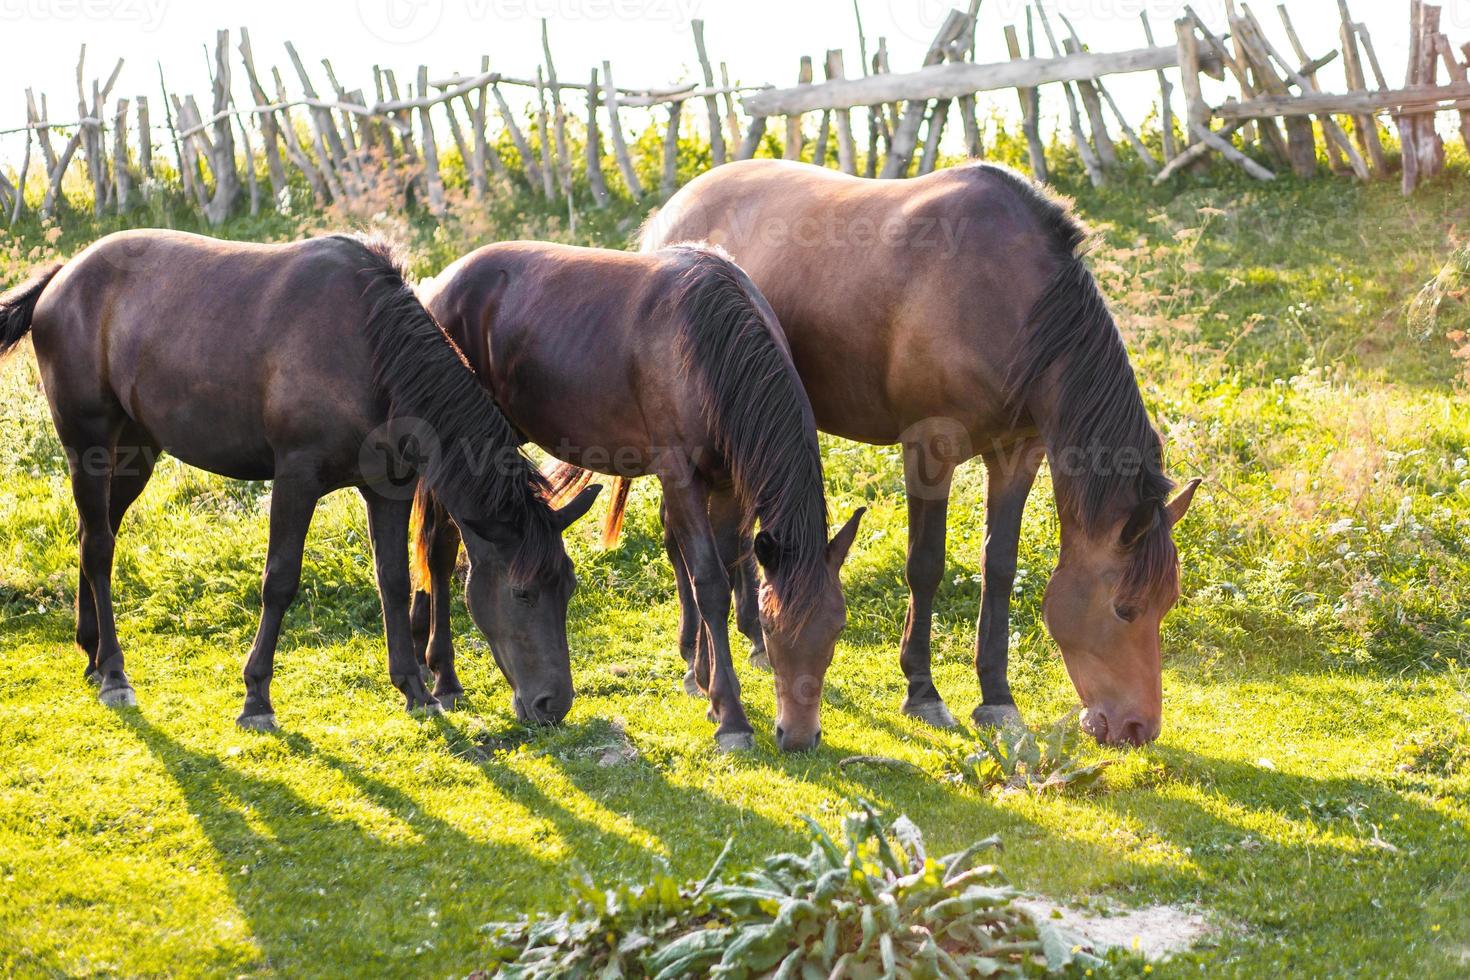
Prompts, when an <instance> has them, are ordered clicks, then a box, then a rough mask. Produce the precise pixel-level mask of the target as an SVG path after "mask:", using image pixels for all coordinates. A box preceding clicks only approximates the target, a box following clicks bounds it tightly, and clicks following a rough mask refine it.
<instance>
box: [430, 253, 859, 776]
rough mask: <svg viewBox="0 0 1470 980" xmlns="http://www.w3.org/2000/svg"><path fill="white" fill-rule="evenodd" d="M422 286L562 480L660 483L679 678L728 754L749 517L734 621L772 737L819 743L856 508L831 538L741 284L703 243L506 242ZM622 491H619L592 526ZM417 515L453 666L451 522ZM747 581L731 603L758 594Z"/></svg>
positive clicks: (783, 376) (787, 397) (807, 412)
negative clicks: (767, 690)
mask: <svg viewBox="0 0 1470 980" xmlns="http://www.w3.org/2000/svg"><path fill="white" fill-rule="evenodd" d="M423 297H424V302H425V304H426V305H427V306H428V307H429V309H430V311H431V312H432V313H433V314H434V316H435V318H436V319H437V320H438V321H439V322H440V323H441V324H443V326H444V329H445V330H447V331H448V332H449V335H450V336H451V337H452V338H453V339H454V340H455V342H456V343H458V344H459V345H460V347H461V348H462V349H463V350H464V351H465V353H466V354H467V355H468V357H469V359H470V363H471V364H473V365H474V367H475V370H476V371H477V372H478V373H479V375H480V378H481V380H482V381H483V382H484V383H485V384H486V385H487V386H488V387H489V388H490V390H491V391H493V392H494V394H495V399H496V402H497V403H498V404H499V405H500V407H501V409H502V410H503V411H504V412H505V414H506V416H507V417H508V418H509V419H510V420H511V422H512V423H513V424H514V425H515V426H516V427H517V428H518V429H519V430H520V431H521V432H522V433H524V434H525V437H526V438H527V439H529V440H530V441H532V442H535V443H537V444H538V445H540V446H541V447H542V448H543V449H545V450H546V451H547V452H549V453H551V454H552V455H553V456H555V457H557V458H558V459H560V460H563V461H564V462H566V463H567V464H571V465H570V466H569V467H566V468H563V469H562V471H561V473H562V477H563V482H564V483H566V484H569V485H570V486H571V487H575V486H577V485H579V484H580V483H581V482H584V481H585V480H586V478H587V476H588V474H587V472H586V471H588V470H595V471H598V472H603V473H611V474H615V475H617V476H618V477H620V478H622V479H623V480H624V481H626V480H627V479H630V478H633V477H637V476H655V477H657V478H658V479H659V481H660V482H661V483H662V486H663V491H664V527H665V544H666V546H667V548H668V551H669V557H670V559H671V560H672V561H673V563H674V566H675V569H676V570H677V571H679V572H680V573H681V574H680V576H679V577H680V582H681V586H680V587H681V590H684V591H682V592H681V594H682V595H683V597H684V599H685V602H684V605H683V609H684V618H683V620H682V622H681V628H680V633H681V646H682V647H683V653H684V655H685V658H686V660H687V661H688V664H689V669H690V675H689V677H688V678H687V680H688V681H690V682H692V683H693V684H694V685H695V686H696V688H697V690H702V691H707V692H708V694H709V697H710V704H711V717H712V720H715V721H717V722H718V723H719V728H718V730H717V731H716V734H715V737H716V740H717V741H718V743H719V745H720V746H721V747H722V748H724V749H738V748H747V747H749V746H751V745H752V744H753V741H752V734H751V727H750V722H749V721H747V720H746V716H745V710H744V708H743V707H742V705H741V702H740V685H739V681H738V680H737V679H736V676H735V670H734V666H733V664H732V662H731V657H730V645H729V638H728V620H729V611H730V594H731V578H730V575H731V573H732V572H733V571H735V570H736V569H737V568H738V567H739V562H740V557H741V555H740V552H739V545H740V541H741V539H742V537H743V536H744V535H746V534H748V533H749V532H750V531H751V530H752V525H753V523H754V522H755V520H756V519H759V521H760V524H761V531H760V534H759V535H758V536H757V537H756V538H755V550H756V554H757V555H758V556H760V559H761V562H762V565H763V567H764V570H765V573H766V583H765V586H764V588H763V590H762V594H761V596H760V628H759V630H757V628H756V627H755V625H754V624H751V625H750V626H748V627H747V628H748V629H750V630H751V632H752V633H756V634H757V635H759V634H760V633H763V634H764V639H765V650H766V653H767V655H768V656H769V658H770V664H771V667H772V669H773V670H774V672H775V675H776V692H777V703H778V716H777V720H776V738H777V741H778V743H779V744H780V745H781V747H782V748H785V749H804V748H809V747H811V746H813V745H815V744H816V742H817V740H818V738H819V737H820V719H819V711H818V708H819V703H820V695H821V687H822V678H823V676H824V675H825V673H826V671H827V667H828V665H829V664H830V663H831V660H832V654H833V650H834V647H835V645H836V642H837V635H838V633H839V632H841V630H842V628H843V626H844V624H845V623H846V608H845V606H844V604H843V601H842V589H841V585H840V583H839V581H838V570H839V568H840V567H841V565H842V562H843V560H844V559H845V558H846V557H847V552H848V549H849V548H850V547H851V546H852V541H853V538H854V536H855V535H856V533H857V524H858V520H859V518H860V517H861V511H860V512H859V513H857V514H854V515H853V517H852V519H851V520H850V521H848V523H847V525H846V526H845V527H844V528H843V529H842V530H841V531H840V532H838V534H837V535H836V536H835V537H834V538H833V539H832V540H831V542H828V540H827V505H826V498H825V496H824V494H823V489H822V461H821V455H820V453H819V451H818V448H817V432H816V427H815V424H814V422H813V420H812V413H811V406H810V405H809V404H808V403H807V399H806V395H805V394H804V393H803V391H802V387H801V382H800V380H799V379H798V378H797V375H796V370H795V368H793V366H792V364H791V356H790V353H789V351H788V349H787V347H786V342H785V340H784V339H783V337H782V335H781V329H780V326H779V325H778V324H777V322H776V319H775V317H774V316H773V315H772V314H771V311H770V307H769V306H767V305H766V303H765V301H764V300H763V299H761V297H760V294H759V292H757V291H756V289H755V287H754V286H753V285H751V283H750V280H749V279H747V278H746V277H745V275H744V274H743V273H741V272H740V270H739V269H738V268H736V266H735V265H734V263H732V262H730V261H729V259H728V258H726V257H724V256H722V255H720V254H718V253H717V252H715V251H713V250H711V249H705V248H673V249H666V250H664V251H661V252H657V253H654V254H650V255H636V254H629V253H627V252H615V251H607V250H602V249H586V248H572V247H568V246H561V245H545V244H533V243H520V242H517V243H507V244H500V245H490V246H487V247H485V248H482V249H480V250H478V251H476V252H473V253H471V254H470V255H468V256H466V257H465V258H462V259H460V260H459V261H458V262H456V263H454V264H453V265H451V266H450V267H449V268H448V269H446V270H445V271H444V272H443V273H442V274H441V275H440V276H438V277H437V278H436V279H435V280H434V281H433V282H431V283H426V284H424V286H423ZM579 468H580V469H579ZM626 500H627V494H626V483H624V485H623V493H621V494H619V495H618V496H617V497H616V498H615V500H614V505H613V509H612V513H611V514H610V517H609V533H608V535H607V536H608V537H615V536H616V533H617V532H616V529H617V527H618V525H619V524H620V523H621V519H622V508H623V506H624V504H625V503H626ZM420 513H422V514H424V515H426V516H427V517H428V518H429V520H428V524H429V526H428V527H427V528H423V525H422V524H421V525H420V528H421V531H420V533H419V534H418V539H419V541H420V548H421V551H420V553H421V554H424V555H425V556H426V558H427V562H428V564H429V565H430V566H431V567H430V568H429V569H428V574H429V578H430V581H431V583H432V600H431V602H430V607H431V610H432V621H433V622H432V632H431V635H430V637H429V640H428V648H427V656H426V660H427V662H428V664H429V666H430V668H431V669H433V670H434V672H435V673H436V674H440V673H442V672H443V671H444V670H446V669H450V670H452V661H453V649H452V646H451V642H450V633H449V609H448V605H449V604H448V586H447V583H448V581H449V579H450V575H451V573H452V572H453V568H454V561H455V555H456V553H457V544H456V543H455V542H454V540H453V528H452V527H451V526H450V525H449V523H448V522H447V521H442V520H438V519H437V517H436V516H435V515H434V513H433V510H432V509H431V508H429V507H427V506H425V507H423V508H421V510H420ZM753 591H754V590H753V589H749V588H747V589H745V590H743V592H742V595H745V596H748V597H750V598H751V599H752V600H754V599H755V597H754V595H753V594H752V593H753ZM754 605H755V603H754V601H752V602H751V606H752V607H753V606H754ZM415 618H416V619H418V618H419V617H418V616H416V617H415ZM752 618H754V617H752ZM696 640H697V642H696Z"/></svg>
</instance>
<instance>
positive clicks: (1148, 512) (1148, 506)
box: [1118, 500, 1161, 551]
mask: <svg viewBox="0 0 1470 980" xmlns="http://www.w3.org/2000/svg"><path fill="white" fill-rule="evenodd" d="M1160 512H1161V508H1160V507H1159V502H1158V501H1157V500H1144V501H1141V502H1140V503H1139V505H1138V506H1137V507H1135V508H1133V513H1132V514H1130V515H1129V516H1128V520H1127V521H1125V522H1124V523H1123V533H1122V534H1120V535H1119V536H1118V543H1119V544H1121V545H1122V546H1123V550H1124V551H1132V550H1133V548H1134V547H1135V546H1136V545H1137V544H1138V542H1140V541H1142V540H1143V538H1144V536H1145V535H1147V534H1148V533H1149V532H1150V531H1152V530H1153V529H1154V528H1155V527H1157V526H1158V523H1159V515H1160Z"/></svg>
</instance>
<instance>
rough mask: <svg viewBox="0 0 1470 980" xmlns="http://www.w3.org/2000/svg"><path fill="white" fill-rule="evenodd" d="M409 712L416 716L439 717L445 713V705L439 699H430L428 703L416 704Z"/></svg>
mask: <svg viewBox="0 0 1470 980" xmlns="http://www.w3.org/2000/svg"><path fill="white" fill-rule="evenodd" d="M408 713H409V714H411V715H413V716H414V717H415V718H437V717H438V716H439V715H442V714H444V705H443V704H441V703H440V702H438V701H430V702H428V703H427V704H416V705H414V706H413V707H411V708H409V709H408Z"/></svg>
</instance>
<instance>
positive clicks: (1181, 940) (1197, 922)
mask: <svg viewBox="0 0 1470 980" xmlns="http://www.w3.org/2000/svg"><path fill="white" fill-rule="evenodd" d="M1018 904H1020V905H1022V906H1024V907H1025V908H1026V909H1028V910H1029V911H1030V912H1031V913H1032V914H1033V915H1035V916H1036V917H1037V918H1048V919H1056V920H1058V921H1060V922H1061V923H1062V925H1063V926H1065V927H1066V928H1067V929H1068V930H1069V931H1071V932H1074V933H1076V934H1078V935H1080V936H1084V937H1086V938H1087V940H1088V941H1089V942H1091V943H1092V945H1093V949H1094V951H1097V952H1101V951H1102V950H1104V949H1108V948H1111V947H1118V948H1121V949H1130V950H1137V951H1138V952H1140V953H1142V954H1143V955H1144V956H1146V957H1148V958H1149V959H1151V960H1159V959H1165V958H1167V957H1169V956H1172V955H1173V954H1175V953H1182V952H1184V951H1186V950H1189V949H1193V948H1194V947H1196V946H1199V945H1201V944H1202V943H1205V942H1206V941H1207V940H1208V939H1210V938H1211V937H1212V936H1213V935H1214V933H1215V929H1214V928H1213V927H1212V926H1211V925H1210V924H1209V923H1208V922H1206V921H1205V917H1204V916H1203V915H1201V914H1200V913H1199V912H1196V911H1191V910H1190V909H1187V908H1183V907H1181V906H1177V905H1150V906H1149V907H1148V908H1142V909H1130V910H1128V911H1126V912H1120V913H1119V914H1117V915H1094V914H1092V913H1090V912H1082V911H1079V910H1077V909H1069V908H1066V907H1064V906H1061V905H1054V904H1052V903H1050V902H1047V901H1043V900H1041V899H1026V900H1025V901H1022V902H1019V903H1018Z"/></svg>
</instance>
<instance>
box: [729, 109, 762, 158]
mask: <svg viewBox="0 0 1470 980" xmlns="http://www.w3.org/2000/svg"><path fill="white" fill-rule="evenodd" d="M769 125H770V120H769V119H767V118H766V117H765V116H753V117H752V118H751V120H750V128H749V129H747V130H746V131H745V138H744V139H742V140H741V141H740V149H739V150H737V151H736V153H735V159H737V160H749V159H750V158H752V157H754V156H755V151H756V150H758V149H760V145H761V140H763V139H765V138H766V129H767V128H768V126H769Z"/></svg>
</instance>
